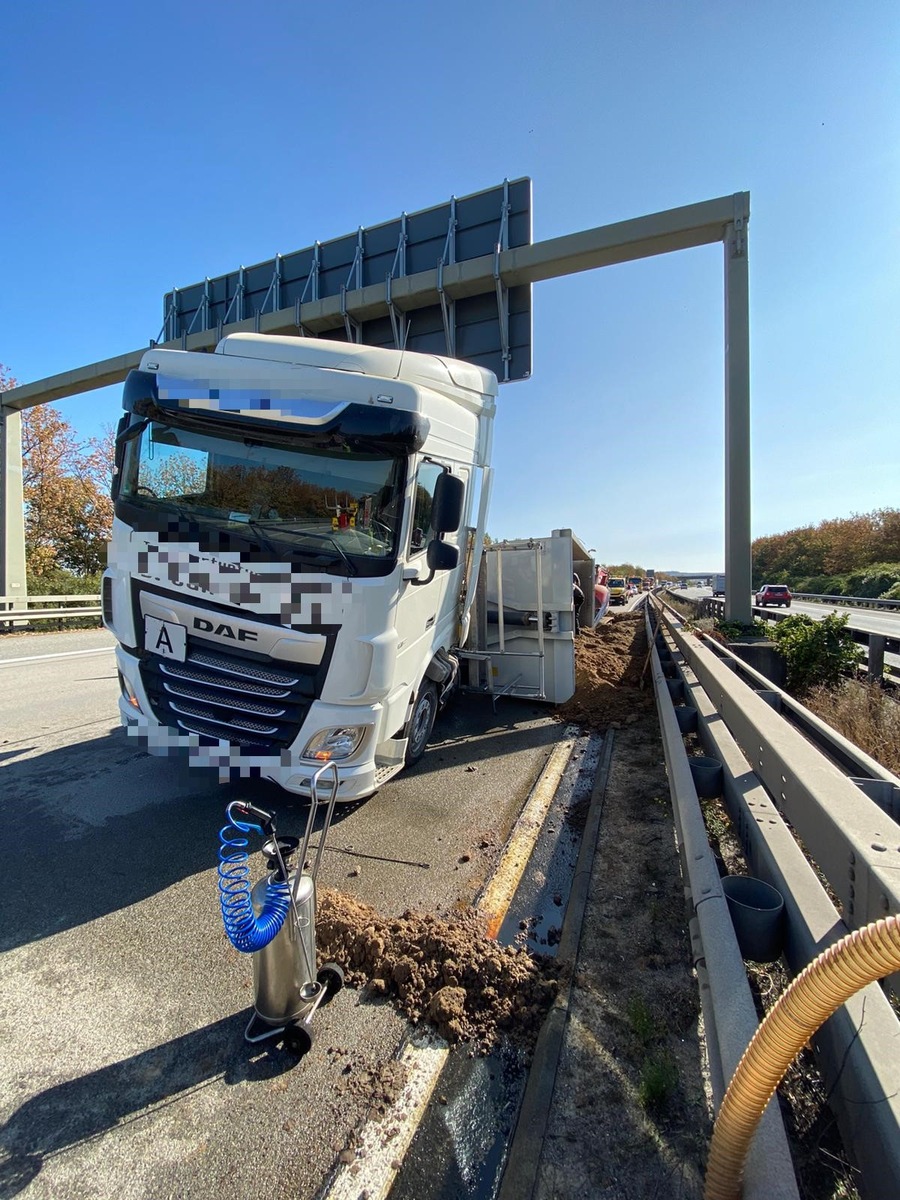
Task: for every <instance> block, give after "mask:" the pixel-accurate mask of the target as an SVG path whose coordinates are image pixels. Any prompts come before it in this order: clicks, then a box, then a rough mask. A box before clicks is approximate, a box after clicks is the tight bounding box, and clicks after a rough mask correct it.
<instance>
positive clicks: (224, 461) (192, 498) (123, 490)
mask: <svg viewBox="0 0 900 1200" xmlns="http://www.w3.org/2000/svg"><path fill="white" fill-rule="evenodd" d="M264 437H265V434H264V433H263V434H260V435H259V438H260V439H262V438H264ZM402 486H403V460H402V459H401V458H393V457H389V456H386V455H383V454H373V455H367V454H364V453H360V452H355V451H348V450H347V449H345V448H342V449H338V450H318V449H310V448H308V447H303V446H298V447H297V448H292V447H290V446H286V445H284V444H268V443H265V442H264V441H262V440H257V437H256V436H254V438H253V439H252V440H250V439H249V438H247V439H245V438H244V437H243V436H242V437H241V438H227V437H221V436H218V435H216V434H209V433H201V432H199V431H196V430H193V429H185V428H180V427H175V426H172V425H167V424H164V423H162V422H159V421H150V422H148V423H147V424H146V427H145V428H143V429H142V431H141V432H140V434H139V435H137V436H134V437H131V438H129V439H128V441H127V442H126V445H125V455H124V461H123V464H122V482H121V486H120V489H119V499H120V500H125V501H128V502H129V503H131V504H134V503H137V504H139V505H141V506H142V507H146V508H147V509H150V510H154V509H155V510H159V511H160V512H162V513H167V512H168V513H171V512H177V513H178V514H179V515H182V516H188V517H190V518H193V519H196V520H197V521H198V522H200V523H201V524H203V523H211V524H213V525H215V526H216V527H217V528H220V529H221V528H224V529H226V530H228V531H230V532H233V533H235V534H237V535H239V536H240V537H242V538H244V539H249V540H253V541H257V542H259V543H260V544H262V545H263V546H264V547H266V548H270V547H274V546H276V545H277V550H278V554H279V556H280V557H281V556H283V557H287V556H288V554H289V553H290V552H291V550H292V549H294V548H296V549H297V551H298V552H302V553H303V554H304V556H305V555H306V554H307V553H310V554H312V555H313V556H315V557H316V558H317V559H321V557H322V555H325V556H326V557H328V558H333V559H334V560H335V562H336V563H341V564H343V565H344V567H346V566H347V564H348V560H349V561H351V562H352V560H353V559H354V558H356V557H357V556H361V557H363V558H364V559H366V560H368V561H369V562H371V560H372V559H376V560H386V559H391V558H393V556H394V553H395V547H396V544H397V533H398V528H399V518H400V514H401V511H402V505H401V499H402ZM262 530H265V532H264V534H263V533H262V532H261V531H262ZM354 566H355V564H354ZM350 573H354V571H351V572H350Z"/></svg>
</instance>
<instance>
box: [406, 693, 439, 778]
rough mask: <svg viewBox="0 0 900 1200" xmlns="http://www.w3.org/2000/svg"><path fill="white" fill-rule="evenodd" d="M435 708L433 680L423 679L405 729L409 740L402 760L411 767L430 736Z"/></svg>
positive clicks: (436, 702) (435, 712)
mask: <svg viewBox="0 0 900 1200" xmlns="http://www.w3.org/2000/svg"><path fill="white" fill-rule="evenodd" d="M437 708H438V694H437V686H436V685H435V683H434V680H432V679H423V680H422V686H421V687H420V688H419V694H418V696H416V702H415V704H414V705H413V710H412V715H411V716H410V718H409V724H408V725H407V727H406V731H405V732H406V736H407V738H408V739H409V740H408V742H407V746H406V758H405V760H404V761H405V762H406V765H407V766H408V767H411V766H412V765H413V763H417V762H418V761H419V759H420V758H421V757H422V755H423V754H424V753H425V747H426V746H427V745H428V739H429V738H430V737H431V731H432V729H433V728H434V719H435V717H436V716H437Z"/></svg>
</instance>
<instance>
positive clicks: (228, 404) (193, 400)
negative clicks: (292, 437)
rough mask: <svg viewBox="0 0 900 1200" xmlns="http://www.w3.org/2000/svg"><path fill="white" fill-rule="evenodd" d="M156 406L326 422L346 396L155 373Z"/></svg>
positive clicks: (307, 422) (339, 410) (339, 409)
mask: <svg viewBox="0 0 900 1200" xmlns="http://www.w3.org/2000/svg"><path fill="white" fill-rule="evenodd" d="M156 387H157V396H158V404H159V406H160V408H175V409H180V410H182V411H186V412H199V411H203V412H222V413H231V414H233V415H235V416H245V417H254V418H256V419H258V420H259V419H265V418H268V419H270V420H274V421H296V422H300V423H302V424H303V425H307V426H308V425H326V424H327V423H328V422H329V421H333V420H334V419H335V418H336V417H338V416H340V414H341V413H342V412H343V411H344V409H345V408H347V405H348V401H346V400H337V401H335V400H312V399H309V398H306V397H303V396H298V395H297V392H296V388H292V389H290V390H288V389H282V388H272V387H266V388H265V389H261V388H259V387H254V388H240V387H236V388H224V387H210V385H209V381H208V380H207V381H206V382H203V381H200V380H191V379H180V378H176V377H175V376H172V375H163V374H161V373H160V374H159V375H157V378H156Z"/></svg>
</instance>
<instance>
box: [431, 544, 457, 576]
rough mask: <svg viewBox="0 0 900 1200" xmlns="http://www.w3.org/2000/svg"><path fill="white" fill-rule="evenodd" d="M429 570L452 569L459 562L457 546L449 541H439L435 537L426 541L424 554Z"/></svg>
mask: <svg viewBox="0 0 900 1200" xmlns="http://www.w3.org/2000/svg"><path fill="white" fill-rule="evenodd" d="M425 561H426V562H427V563H428V570H429V571H432V572H434V571H452V570H453V568H454V567H455V566H456V565H457V563H458V562H459V548H458V547H457V546H451V545H450V543H449V542H440V541H438V539H437V538H435V539H434V540H433V541H431V542H429V543H428V550H427V551H426V554H425Z"/></svg>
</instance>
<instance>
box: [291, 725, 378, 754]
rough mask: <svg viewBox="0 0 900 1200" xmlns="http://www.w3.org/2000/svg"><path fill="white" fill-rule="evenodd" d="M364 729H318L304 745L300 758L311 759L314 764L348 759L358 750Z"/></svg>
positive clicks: (351, 726)
mask: <svg viewBox="0 0 900 1200" xmlns="http://www.w3.org/2000/svg"><path fill="white" fill-rule="evenodd" d="M366 728H367V727H366V726H365V725H342V726H341V727H340V728H339V729H320V730H319V732H318V733H317V734H315V735H314V736H313V737H311V738H310V739H309V741H308V742H307V743H306V749H305V750H304V751H303V754H302V755H301V758H311V759H313V760H314V761H315V762H332V761H336V760H338V759H343V758H350V756H351V755H352V754H355V753H356V751H357V750H358V749H359V747H360V743H361V742H362V740H363V737H364V736H365V732H366Z"/></svg>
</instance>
